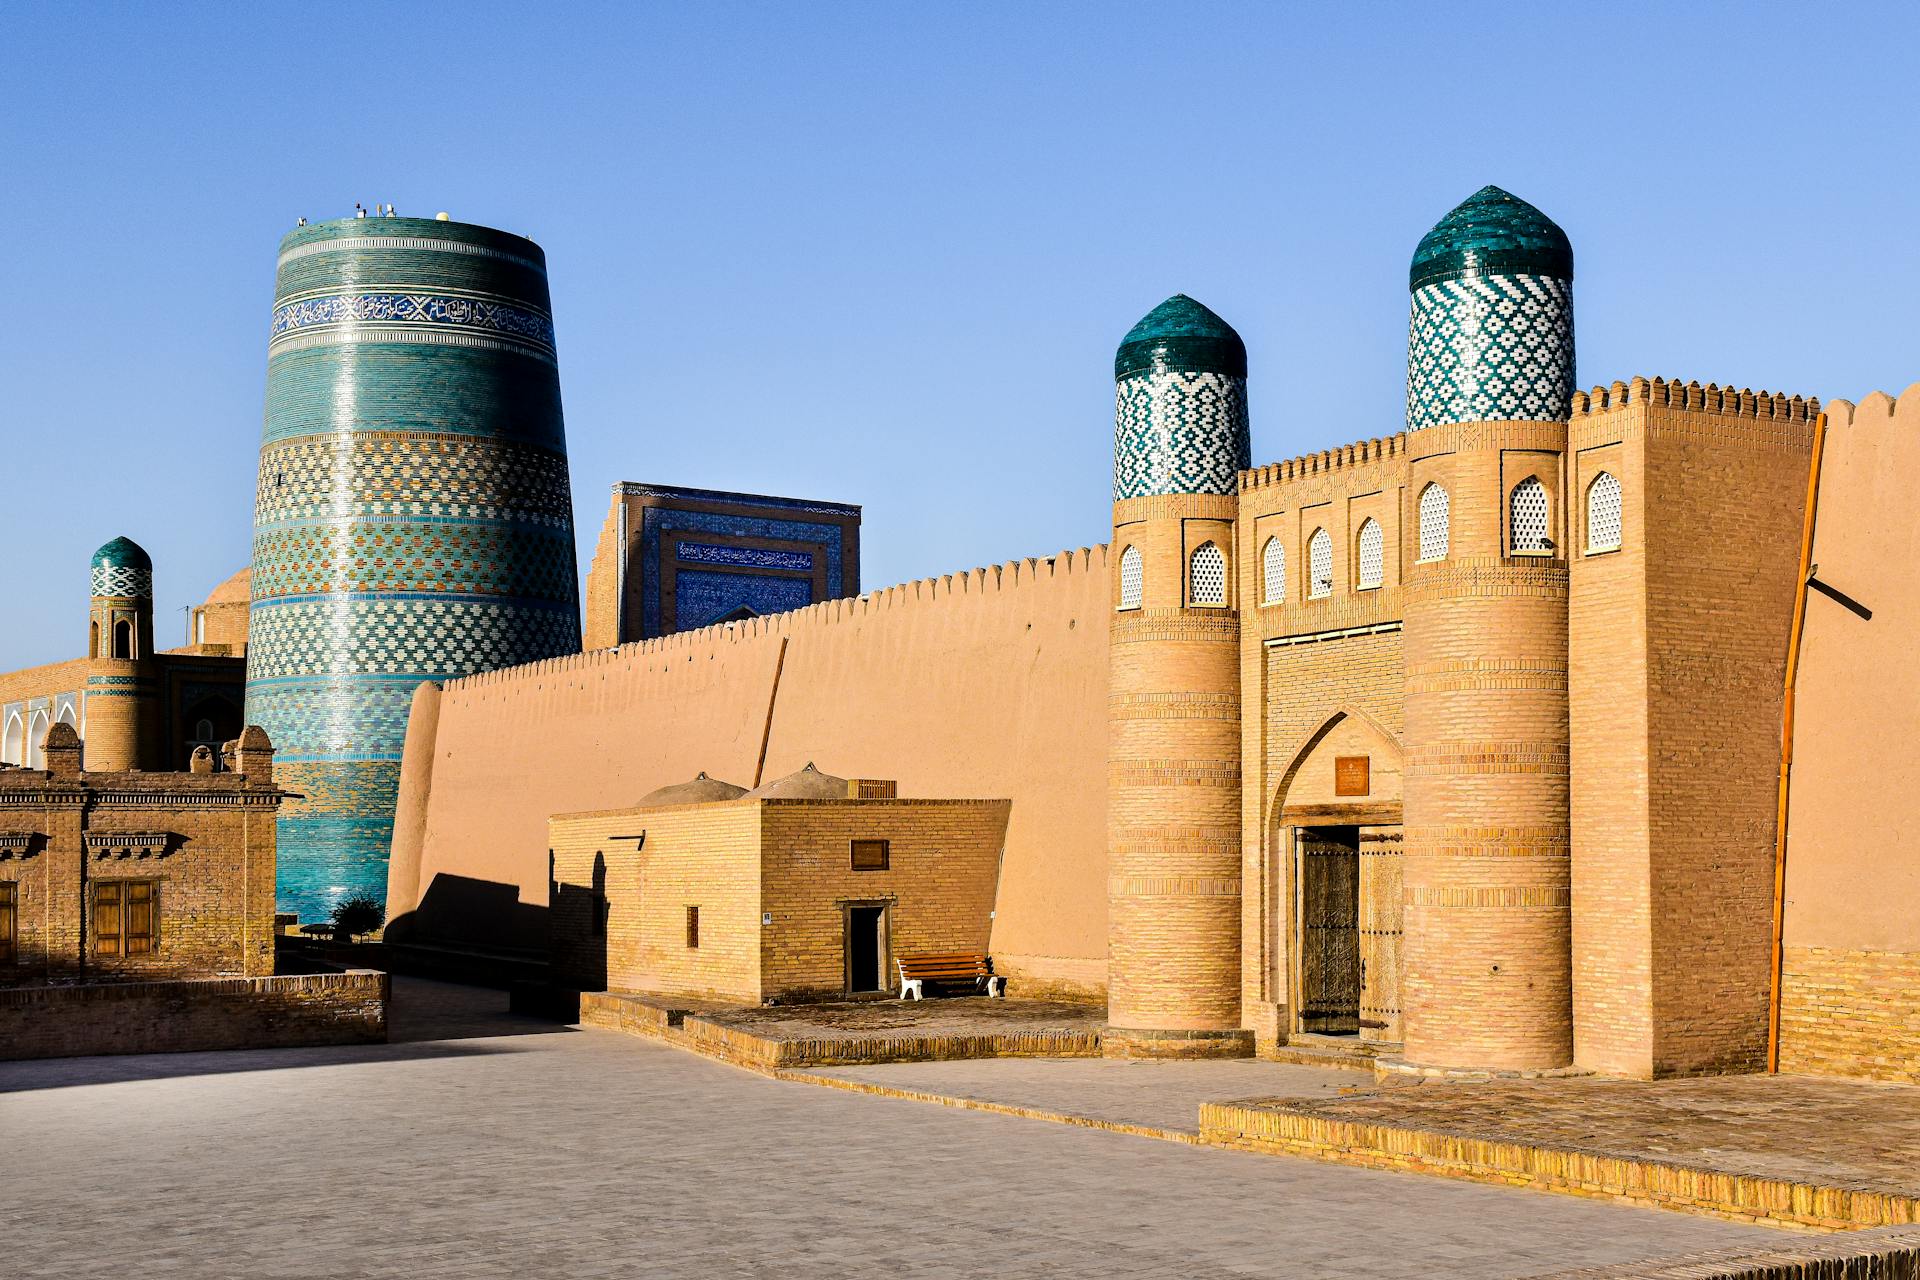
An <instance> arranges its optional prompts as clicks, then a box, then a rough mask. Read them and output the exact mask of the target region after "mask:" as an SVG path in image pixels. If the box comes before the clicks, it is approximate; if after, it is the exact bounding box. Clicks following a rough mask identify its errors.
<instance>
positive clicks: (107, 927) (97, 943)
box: [93, 880, 120, 956]
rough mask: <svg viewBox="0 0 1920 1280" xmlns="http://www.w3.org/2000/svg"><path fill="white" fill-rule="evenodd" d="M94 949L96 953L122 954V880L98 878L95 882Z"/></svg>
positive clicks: (107, 954)
mask: <svg viewBox="0 0 1920 1280" xmlns="http://www.w3.org/2000/svg"><path fill="white" fill-rule="evenodd" d="M93 951H94V954H95V955H102V956H117V955H119V954H120V882H119V881H118V880H96V881H94V884H93Z"/></svg>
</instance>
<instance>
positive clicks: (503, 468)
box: [246, 218, 580, 915]
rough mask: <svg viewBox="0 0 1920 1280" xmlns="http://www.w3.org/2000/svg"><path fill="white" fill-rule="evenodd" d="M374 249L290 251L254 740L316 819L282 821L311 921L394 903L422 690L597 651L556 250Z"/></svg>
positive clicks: (282, 303)
mask: <svg viewBox="0 0 1920 1280" xmlns="http://www.w3.org/2000/svg"><path fill="white" fill-rule="evenodd" d="M368 230H369V228H368V227H367V225H366V222H365V220H359V219H355V220H343V221H341V222H334V223H320V224H315V225H312V226H304V227H301V228H299V229H298V230H296V231H295V232H293V233H292V234H291V235H289V236H288V237H287V240H286V241H285V242H283V245H282V255H281V260H280V265H279V275H278V279H277V282H276V297H275V307H274V312H273V322H272V327H271V333H270V336H269V340H268V364H267V413H266V423H265V427H264V430H263V432H262V448H261V454H260V471H259V481H258V487H257V489H256V491H255V504H254V516H255V524H254V545H253V551H254V558H253V604H252V609H251V614H250V630H249V636H248V655H247V656H248V662H247V694H246V697H247V715H246V718H247V720H248V721H249V722H252V723H257V724H259V725H261V726H262V727H263V728H265V729H266V731H267V733H268V735H269V736H270V737H271V738H272V739H273V742H274V745H275V747H276V748H277V749H278V756H277V759H278V760H279V761H280V762H282V763H284V765H285V767H286V768H287V769H288V770H289V771H290V776H297V777H298V779H299V782H298V784H296V783H295V782H292V781H290V782H289V783H288V786H289V787H290V788H291V789H293V790H295V791H299V792H301V793H302V794H303V795H304V796H305V797H306V798H305V799H302V800H299V801H295V802H290V803H289V804H288V805H287V806H285V807H284V808H283V809H282V810H281V813H280V818H279V826H280V847H279V857H280V868H281V875H280V885H281V896H282V901H283V903H284V904H286V905H295V906H297V908H298V909H300V910H301V911H302V914H303V915H305V914H309V913H310V912H317V913H324V911H325V909H326V907H327V905H328V904H329V903H330V902H331V901H332V900H334V899H335V898H337V897H338V896H340V895H341V894H343V893H346V892H372V893H374V894H375V895H376V896H378V895H379V894H380V893H381V892H382V891H383V890H384V887H385V871H384V866H385V860H386V855H387V843H388V840H389V838H390V835H391V829H392V821H393V801H394V795H395V786H396V785H397V778H398V767H399V763H398V762H399V758H400V753H401V749H402V746H403V744H404V741H405V735H406V722H407V714H408V711H409V709H410V707H411V704H412V697H413V691H414V689H415V687H416V686H417V685H418V684H419V683H420V682H421V681H423V680H428V679H445V678H450V677H457V676H464V675H471V674H474V673H476V672H481V671H488V670H493V669H496V668H499V667H504V666H514V665H518V664H521V663H525V662H530V661H534V660H537V659H541V658H548V657H554V656H557V655H559V654H564V653H571V652H577V651H578V650H579V647H580V632H579V613H578V590H579V589H578V583H577V580H576V577H575V562H574V541H573V515H572V501H571V494H570V487H571V486H570V484H569V482H568V477H567V466H566V444H565V428H564V425H563V423H562V420H561V411H560V394H559V382H558V374H557V369H556V366H555V365H554V363H553V323H552V320H551V318H550V316H551V312H550V306H551V304H550V301H549V298H548V292H547V283H546V275H545V270H544V266H543V264H542V262H541V255H540V251H539V249H538V248H537V247H536V246H534V245H532V244H530V243H528V242H526V241H524V240H521V239H519V238H518V237H515V236H509V235H505V234H504V233H501V232H496V231H491V230H488V229H486V228H481V227H475V226H471V225H466V224H461V223H453V222H439V221H437V220H435V221H427V220H424V219H399V218H383V219H381V220H380V226H379V228H378V230H379V231H380V232H381V233H382V234H380V235H377V236H375V235H368V234H365V233H366V232H367V231H368ZM530 357H531V358H530Z"/></svg>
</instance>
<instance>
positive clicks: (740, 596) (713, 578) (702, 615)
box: [673, 544, 813, 631]
mask: <svg viewBox="0 0 1920 1280" xmlns="http://www.w3.org/2000/svg"><path fill="white" fill-rule="evenodd" d="M683 546H684V544H683ZM812 603H813V581H812V579H810V578H759V577H747V576H745V575H743V574H737V573H711V572H707V571H704V570H699V569H682V570H680V571H679V572H678V573H676V574H675V575H674V579H673V608H674V618H675V621H676V622H678V624H679V627H680V630H682V631H691V630H693V629H694V628H696V627H704V626H708V625H710V624H712V623H715V622H719V621H720V620H722V619H724V618H726V617H728V616H729V615H731V614H735V613H737V612H738V611H739V610H742V609H746V610H750V611H751V612H752V613H753V614H754V615H755V616H764V615H766V614H770V613H785V612H787V611H788V610H789V609H804V608H806V607H807V606H808V605H810V604H812Z"/></svg>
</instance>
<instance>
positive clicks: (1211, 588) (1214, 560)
mask: <svg viewBox="0 0 1920 1280" xmlns="http://www.w3.org/2000/svg"><path fill="white" fill-rule="evenodd" d="M1187 590H1188V592H1189V596H1188V598H1189V599H1190V600H1192V601H1193V603H1194V604H1225V603H1226V602H1227V557H1226V554H1225V553H1224V552H1222V551H1221V550H1220V548H1219V547H1218V546H1216V545H1214V544H1213V543H1211V542H1203V543H1201V544H1200V547H1199V550H1197V551H1195V552H1194V553H1193V561H1192V563H1191V564H1190V565H1189V566H1188V587H1187Z"/></svg>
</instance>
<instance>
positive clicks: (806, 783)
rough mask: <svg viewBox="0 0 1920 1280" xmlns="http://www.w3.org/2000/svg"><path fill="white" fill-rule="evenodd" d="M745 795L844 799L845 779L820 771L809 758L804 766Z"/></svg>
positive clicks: (760, 798) (784, 798) (772, 798)
mask: <svg viewBox="0 0 1920 1280" xmlns="http://www.w3.org/2000/svg"><path fill="white" fill-rule="evenodd" d="M747 795H748V796H749V797H750V798H752V799H755V800H845V799H846V798H847V780H846V779H845V778H836V777H834V776H833V775H832V774H830V773H822V772H820V771H819V770H818V769H816V768H814V767H813V762H812V761H811V760H809V761H808V762H807V766H806V768H804V769H800V770H797V771H795V772H793V773H790V774H788V775H787V776H786V777H784V778H775V779H774V780H773V781H772V782H769V783H766V784H764V785H763V786H759V787H756V788H754V789H753V790H752V791H749V792H747Z"/></svg>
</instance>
